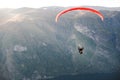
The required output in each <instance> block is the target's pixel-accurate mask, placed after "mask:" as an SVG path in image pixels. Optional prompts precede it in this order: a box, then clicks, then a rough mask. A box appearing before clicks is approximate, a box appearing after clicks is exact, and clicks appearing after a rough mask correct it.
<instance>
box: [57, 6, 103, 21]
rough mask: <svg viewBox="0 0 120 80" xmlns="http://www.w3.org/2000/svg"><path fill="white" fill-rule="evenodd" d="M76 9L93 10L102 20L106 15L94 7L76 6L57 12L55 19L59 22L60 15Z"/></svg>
mask: <svg viewBox="0 0 120 80" xmlns="http://www.w3.org/2000/svg"><path fill="white" fill-rule="evenodd" d="M74 10H85V11H89V12H92V13H94V14H97V15H98V16H99V17H100V18H101V20H102V21H103V20H104V16H103V15H102V13H100V12H99V11H97V10H95V9H92V8H87V7H74V8H69V9H66V10H63V11H61V12H60V13H58V14H57V16H56V18H55V21H56V22H57V21H58V19H59V17H60V16H61V15H63V14H65V13H67V12H70V11H74Z"/></svg>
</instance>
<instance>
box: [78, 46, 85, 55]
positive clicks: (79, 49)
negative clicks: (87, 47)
mask: <svg viewBox="0 0 120 80" xmlns="http://www.w3.org/2000/svg"><path fill="white" fill-rule="evenodd" d="M83 49H84V47H79V46H78V51H79V53H80V54H83Z"/></svg>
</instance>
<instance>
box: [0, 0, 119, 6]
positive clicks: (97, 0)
mask: <svg viewBox="0 0 120 80" xmlns="http://www.w3.org/2000/svg"><path fill="white" fill-rule="evenodd" d="M83 5H89V6H106V7H120V0H0V8H20V7H33V8H39V7H45V6H65V7H66V6H83Z"/></svg>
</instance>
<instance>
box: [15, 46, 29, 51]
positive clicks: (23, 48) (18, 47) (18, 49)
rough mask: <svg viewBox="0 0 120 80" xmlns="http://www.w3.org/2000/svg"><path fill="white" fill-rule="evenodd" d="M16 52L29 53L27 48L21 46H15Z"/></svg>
mask: <svg viewBox="0 0 120 80" xmlns="http://www.w3.org/2000/svg"><path fill="white" fill-rule="evenodd" d="M14 51H17V52H23V51H27V47H25V46H21V45H15V46H14Z"/></svg>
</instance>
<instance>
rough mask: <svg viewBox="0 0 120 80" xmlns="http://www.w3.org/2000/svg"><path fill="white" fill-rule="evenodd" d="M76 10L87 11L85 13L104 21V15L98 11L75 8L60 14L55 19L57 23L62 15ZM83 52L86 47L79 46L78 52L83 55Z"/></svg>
mask: <svg viewBox="0 0 120 80" xmlns="http://www.w3.org/2000/svg"><path fill="white" fill-rule="evenodd" d="M75 10H85V11H89V12H92V13H94V14H96V15H98V16H99V17H100V19H101V20H102V21H103V20H104V16H103V14H102V13H101V12H99V11H98V10H95V9H92V8H87V7H74V8H69V9H66V10H63V11H61V12H60V13H58V14H57V16H56V18H55V21H56V22H57V21H58V19H59V18H60V16H61V15H63V14H65V13H67V12H70V11H75ZM83 50H84V47H80V46H78V51H79V53H80V54H83Z"/></svg>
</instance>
